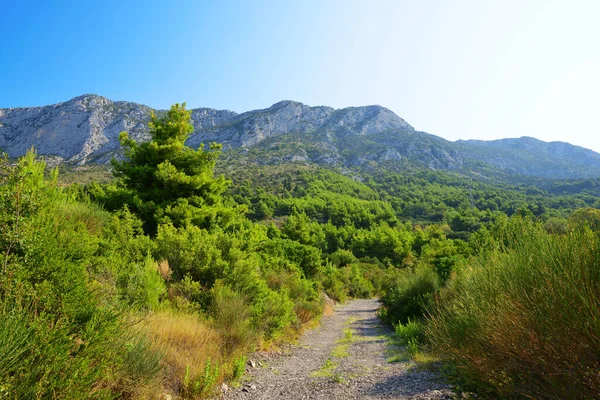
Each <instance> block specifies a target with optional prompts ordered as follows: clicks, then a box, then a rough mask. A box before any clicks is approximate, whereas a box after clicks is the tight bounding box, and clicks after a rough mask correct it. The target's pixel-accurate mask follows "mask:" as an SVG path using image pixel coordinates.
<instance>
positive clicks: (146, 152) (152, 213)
mask: <svg viewBox="0 0 600 400" xmlns="http://www.w3.org/2000/svg"><path fill="white" fill-rule="evenodd" d="M190 116H191V112H190V111H188V110H186V109H185V103H183V104H182V105H179V104H175V105H173V106H172V107H171V109H170V110H169V111H168V112H167V114H166V115H165V116H163V117H157V116H156V115H155V114H154V113H152V117H151V121H150V124H149V126H150V134H151V136H152V140H151V141H150V142H147V143H137V142H135V141H134V140H133V139H131V138H129V135H128V133H127V132H121V135H120V136H119V140H120V142H121V146H123V147H124V149H125V160H123V161H116V160H115V159H113V160H112V165H113V167H114V175H115V176H116V177H117V178H119V181H120V185H121V190H122V192H123V193H122V195H123V199H124V200H125V203H126V204H127V205H128V206H129V208H130V209H131V210H132V211H133V212H135V213H136V214H137V215H138V216H139V217H140V218H141V219H142V220H143V221H144V229H145V230H146V232H148V233H151V234H153V233H155V232H156V229H157V226H158V224H161V223H167V222H171V223H172V224H173V225H174V226H176V227H179V226H184V225H186V224H193V225H197V226H200V227H203V228H210V227H212V226H215V225H216V224H218V223H219V220H220V219H222V218H220V217H225V216H227V215H229V216H230V215H231V213H232V210H231V209H228V208H227V207H224V206H223V204H222V193H223V191H224V190H225V189H226V188H227V185H228V181H226V180H225V178H224V177H222V176H219V177H215V176H214V172H213V169H214V166H215V163H216V161H217V158H218V156H219V153H220V151H219V150H220V149H221V145H219V144H216V143H211V144H210V146H209V147H208V149H205V148H204V145H201V146H200V147H199V148H198V149H197V150H194V149H192V148H190V147H188V146H186V145H185V141H186V140H187V138H188V137H189V135H190V133H191V132H192V131H193V127H192V125H191V124H190V122H189V121H190Z"/></svg>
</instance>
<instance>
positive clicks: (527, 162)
mask: <svg viewBox="0 0 600 400" xmlns="http://www.w3.org/2000/svg"><path fill="white" fill-rule="evenodd" d="M152 111H153V110H152V109H151V108H150V107H148V106H144V105H141V104H137V103H131V102H125V101H112V100H109V99H107V98H105V97H101V96H97V95H92V94H89V95H83V96H79V97H76V98H74V99H71V100H69V101H67V102H64V103H59V104H54V105H49V106H44V107H29V108H8V109H0V150H3V151H5V152H6V153H8V155H9V156H11V157H18V156H21V155H23V154H25V152H26V151H27V150H28V149H30V148H32V147H34V148H35V149H36V150H37V152H38V154H40V155H43V156H45V157H46V159H51V160H52V163H54V164H56V163H60V162H69V163H76V164H85V163H90V162H92V163H108V162H109V161H110V159H111V158H112V157H113V156H116V157H119V156H121V155H122V150H121V147H120V144H119V140H118V138H119V133H120V132H122V131H127V132H129V134H130V137H132V138H133V139H135V140H137V141H140V142H141V141H146V140H149V131H148V122H149V120H150V115H151V112H152ZM155 112H156V113H157V114H161V113H164V111H160V110H155ZM191 121H192V124H193V126H194V131H193V133H192V134H191V135H190V138H189V139H188V141H187V144H188V145H189V146H191V147H198V146H200V145H202V144H205V145H208V144H209V143H211V142H217V143H221V144H222V145H223V148H224V150H232V149H242V150H243V151H245V152H247V151H251V150H252V149H255V150H259V153H260V154H259V160H258V162H260V163H266V164H272V163H284V162H300V163H317V164H322V165H330V166H366V165H368V166H372V165H377V164H378V163H383V164H386V165H395V166H399V168H403V166H406V165H407V163H410V164H414V165H417V166H420V167H424V168H432V169H443V170H453V171H459V172H461V171H462V172H464V171H472V172H476V173H480V172H482V173H487V172H489V171H500V172H501V173H502V174H505V175H506V174H508V175H509V176H510V175H512V174H516V175H526V176H535V177H547V178H584V177H586V178H587V177H598V176H600V154H598V153H595V152H593V151H591V150H587V149H583V148H581V147H577V146H572V145H570V144H568V143H562V142H553V143H546V142H542V141H539V140H536V139H533V138H520V139H503V140H499V141H491V142H485V141H458V142H449V141H447V140H445V139H442V138H440V137H437V136H434V135H430V134H428V133H425V132H419V131H415V129H414V128H413V127H412V126H410V125H409V124H408V123H407V122H406V121H404V120H403V119H402V118H400V117H399V116H397V115H396V114H394V113H393V112H392V111H390V110H388V109H387V108H384V107H381V106H376V105H374V106H366V107H349V108H344V109H339V110H338V109H334V108H331V107H325V106H320V107H309V106H307V105H305V104H302V103H298V102H295V101H289V100H286V101H281V102H279V103H276V104H273V105H272V106H271V107H269V108H266V109H263V110H253V111H248V112H245V113H242V114H237V113H235V112H233V111H228V110H214V109H211V108H197V109H193V110H192V116H191ZM484 164H485V165H484Z"/></svg>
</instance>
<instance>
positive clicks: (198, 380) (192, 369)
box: [141, 311, 223, 398]
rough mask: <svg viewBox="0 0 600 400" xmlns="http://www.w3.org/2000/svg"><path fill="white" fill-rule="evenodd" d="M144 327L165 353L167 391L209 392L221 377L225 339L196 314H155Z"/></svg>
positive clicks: (186, 394)
mask: <svg viewBox="0 0 600 400" xmlns="http://www.w3.org/2000/svg"><path fill="white" fill-rule="evenodd" d="M141 329H142V330H143V332H144V334H146V335H147V336H148V338H149V339H150V341H151V343H152V346H153V347H154V348H155V349H156V350H158V351H159V352H161V353H162V354H163V358H162V361H161V365H162V385H163V388H164V390H166V391H167V392H170V393H171V394H172V395H176V396H183V397H184V398H194V397H195V396H197V395H200V394H207V393H209V391H210V390H211V389H213V388H214V386H215V385H216V383H217V382H218V381H219V379H221V375H220V374H219V370H218V365H219V363H220V362H221V359H222V354H221V350H222V348H223V338H222V336H221V335H220V334H219V332H217V331H216V330H215V329H214V328H212V327H211V326H210V325H209V324H208V323H207V322H205V321H203V320H201V319H200V318H199V317H197V316H196V315H193V314H181V313H173V312H170V311H162V312H157V313H153V314H150V315H149V316H148V318H147V319H146V320H145V321H144V323H143V324H142V326H141ZM215 371H216V373H215ZM207 384H208V385H210V387H207V386H208V385H207Z"/></svg>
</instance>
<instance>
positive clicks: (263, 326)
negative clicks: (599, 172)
mask: <svg viewBox="0 0 600 400" xmlns="http://www.w3.org/2000/svg"><path fill="white" fill-rule="evenodd" d="M189 120H190V112H189V111H188V110H186V109H185V105H174V106H173V107H172V108H171V109H170V111H168V112H167V113H165V114H161V115H160V116H159V117H156V116H154V115H153V117H152V119H151V122H150V133H151V136H152V140H151V141H149V142H145V143H137V142H136V141H134V140H132V139H130V138H129V136H128V135H127V133H122V134H121V136H120V142H121V145H122V147H123V149H124V152H125V157H124V158H123V159H120V160H116V159H113V161H112V165H111V171H112V172H111V177H110V179H105V180H101V181H97V180H96V179H92V180H87V179H86V178H85V177H81V176H78V173H77V172H76V170H69V168H68V167H67V168H65V171H62V170H61V171H59V168H53V169H51V168H47V166H46V163H45V161H44V160H43V159H40V158H38V157H36V153H35V151H34V150H31V151H30V152H29V153H27V155H26V156H24V157H22V158H20V159H18V160H11V159H9V158H8V157H6V156H5V157H4V158H3V159H2V160H1V168H2V170H1V173H0V180H1V185H0V262H1V263H2V264H1V266H0V268H1V269H0V398H6V399H55V398H61V399H87V398H93V399H115V398H131V399H138V398H155V397H156V394H157V393H165V394H169V395H171V396H173V397H175V398H182V399H198V398H205V397H209V396H211V395H213V394H215V393H216V391H217V390H218V389H219V387H220V385H221V383H222V382H228V383H229V384H231V385H235V383H236V382H239V380H240V379H241V378H242V375H243V373H244V370H245V367H246V361H247V359H246V356H247V354H248V353H249V352H250V351H253V350H256V349H269V348H275V347H277V346H278V345H279V344H280V343H282V342H285V341H293V340H294V338H296V337H297V336H298V335H299V334H300V333H301V332H302V331H303V330H304V329H307V328H310V327H312V326H315V324H317V323H318V321H319V319H320V317H321V316H322V315H323V314H324V313H328V312H330V311H331V307H332V301H331V300H333V301H335V302H345V301H347V300H349V299H352V298H372V297H379V298H380V299H381V302H382V307H381V309H380V310H379V317H380V318H381V319H382V320H383V321H385V322H386V323H388V324H390V325H391V326H393V327H394V328H395V331H396V336H397V337H396V339H395V340H398V341H401V342H402V343H403V344H404V345H405V346H406V348H407V349H408V352H409V353H410V356H411V357H413V358H414V359H415V360H416V362H421V363H423V364H432V365H434V366H435V368H441V369H442V371H443V372H444V373H445V375H446V376H447V377H448V379H449V380H451V382H452V383H453V384H454V385H455V387H456V388H457V391H459V392H465V393H475V394H477V396H478V398H523V399H532V398H535V399H565V398H570V399H591V398H600V372H599V371H600V296H599V294H600V269H599V268H598V265H600V236H599V232H600V210H598V208H600V191H598V187H599V185H598V181H597V180H594V179H587V180H580V181H551V180H545V181H540V182H536V181H532V180H526V179H520V180H519V179H516V178H515V179H514V180H513V181H507V180H498V181H494V182H490V181H486V180H478V179H475V178H474V177H472V176H469V177H467V176H464V175H461V174H458V173H452V172H441V171H437V170H433V169H425V168H406V169H404V170H398V169H387V168H383V167H382V168H377V169H374V168H366V167H364V168H355V169H351V168H337V169H336V168H333V167H322V166H318V165H314V164H310V163H294V162H289V163H279V164H275V163H271V164H268V165H267V164H261V163H260V162H258V161H252V160H248V158H247V157H246V158H244V157H240V156H239V154H237V153H235V152H224V153H223V154H221V147H220V145H219V144H217V143H211V144H208V145H206V146H204V145H202V146H200V147H199V148H198V149H193V148H191V147H188V146H186V145H185V142H186V139H187V138H188V136H189V135H190V133H191V132H192V126H191V125H190V121H189ZM256 151H259V150H256ZM260 151H267V150H264V149H263V150H260ZM260 158H261V157H260V154H257V155H256V159H255V160H260ZM81 182H86V183H81Z"/></svg>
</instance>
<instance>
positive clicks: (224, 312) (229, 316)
mask: <svg viewBox="0 0 600 400" xmlns="http://www.w3.org/2000/svg"><path fill="white" fill-rule="evenodd" d="M211 294H212V299H213V300H212V309H211V315H212V316H213V325H214V327H215V329H216V330H217V331H218V332H219V333H220V335H221V338H222V339H221V340H222V343H223V344H222V351H223V353H225V354H232V353H235V352H238V351H243V350H246V349H247V348H248V347H249V346H250V345H251V343H253V342H254V341H255V340H256V338H257V333H256V331H255V330H254V329H253V328H252V325H251V323H252V320H251V318H252V309H251V308H250V305H249V304H248V303H247V301H246V298H245V297H244V296H243V295H241V294H239V293H237V292H235V291H234V290H233V289H231V288H229V287H228V286H225V285H223V284H221V283H218V284H217V285H215V287H213V289H212V290H211Z"/></svg>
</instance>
